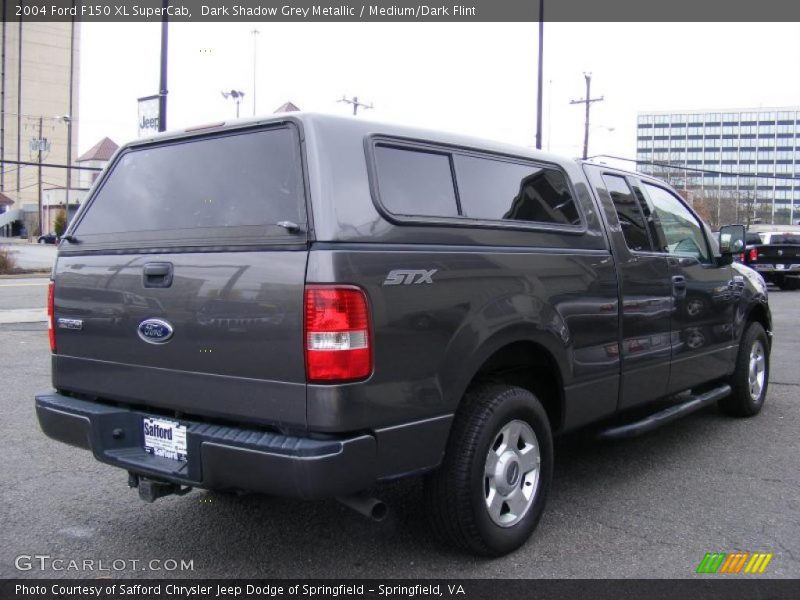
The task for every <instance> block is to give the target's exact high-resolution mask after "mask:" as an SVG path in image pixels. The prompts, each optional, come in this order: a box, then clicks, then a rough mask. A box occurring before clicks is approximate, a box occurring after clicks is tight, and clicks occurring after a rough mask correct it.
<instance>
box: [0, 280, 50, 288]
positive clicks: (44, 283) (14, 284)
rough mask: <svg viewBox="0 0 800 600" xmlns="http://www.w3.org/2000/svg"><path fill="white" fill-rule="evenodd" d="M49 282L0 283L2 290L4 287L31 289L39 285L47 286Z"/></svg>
mask: <svg viewBox="0 0 800 600" xmlns="http://www.w3.org/2000/svg"><path fill="white" fill-rule="evenodd" d="M48 283H49V282H48V281H43V282H41V283H0V288H4V287H30V286H37V285H47V284H48Z"/></svg>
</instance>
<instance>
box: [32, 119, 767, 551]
mask: <svg viewBox="0 0 800 600" xmlns="http://www.w3.org/2000/svg"><path fill="white" fill-rule="evenodd" d="M743 240H744V228H743V227H741V226H738V225H731V226H726V227H723V228H722V230H721V232H720V236H719V239H718V238H717V236H716V235H714V234H713V233H712V232H711V231H710V230H709V228H708V227H707V226H706V225H705V224H704V223H703V222H702V221H701V220H700V219H699V218H698V217H697V215H696V214H695V213H694V212H693V211H692V209H691V207H690V206H688V205H687V204H686V203H685V202H684V200H683V199H682V198H681V197H680V196H679V195H677V194H676V193H675V191H674V190H672V189H671V188H670V187H669V186H667V185H665V184H664V183H662V182H660V181H658V180H655V179H651V178H649V177H646V176H644V175H640V174H636V173H630V172H624V171H620V170H618V169H615V168H611V167H606V166H603V165H596V164H590V163H585V162H580V161H576V160H571V159H563V158H559V157H555V156H552V155H550V154H545V153H542V152H538V151H534V150H530V149H526V148H519V147H514V146H507V145H503V144H499V143H494V142H485V141H481V140H475V139H471V138H465V137H459V136H456V135H450V134H444V133H433V132H428V131H421V130H416V129H411V128H403V127H398V126H394V125H381V124H377V123H373V122H369V121H364V120H358V119H352V118H339V117H333V116H324V115H314V114H304V113H292V114H284V115H273V116H271V117H269V118H266V119H254V120H244V121H236V122H234V123H228V124H225V123H218V124H213V125H209V126H206V127H197V128H192V129H190V130H186V131H184V132H176V133H169V134H165V135H161V136H158V137H154V138H152V139H147V140H142V141H137V142H133V143H130V144H128V145H126V146H125V147H123V148H121V149H120V150H119V152H118V153H117V154H116V156H115V157H114V158H113V160H112V161H111V163H110V164H109V166H108V168H107V169H106V170H105V171H104V172H103V173H102V175H101V176H100V177H99V178H98V180H97V182H96V183H95V185H94V187H93V189H92V190H91V192H90V194H89V197H88V198H87V200H86V201H85V203H84V204H83V206H82V207H81V210H80V212H79V214H78V215H77V216H76V217H75V218H74V220H73V221H72V222H71V224H70V226H69V229H68V231H67V234H66V235H65V236H64V237H63V240H62V241H61V244H60V246H59V251H58V258H57V261H56V264H55V266H54V269H53V275H52V283H51V285H50V290H49V302H48V305H49V309H48V311H49V327H50V329H49V333H50V344H51V350H52V373H53V378H52V385H53V388H54V389H53V390H49V391H46V392H42V393H40V394H39V395H37V396H36V400H35V402H36V412H37V415H38V419H39V423H40V425H41V428H42V430H43V431H44V432H45V433H46V434H47V435H48V436H50V437H52V438H54V439H56V440H60V441H62V442H66V443H68V444H72V445H74V446H78V447H81V448H86V449H88V450H91V452H92V453H93V454H94V457H95V458H96V459H97V460H99V461H102V462H104V463H107V464H109V465H113V466H116V467H119V468H120V469H123V470H124V471H127V478H128V485H130V486H131V487H133V488H138V493H139V495H140V496H141V497H142V498H143V499H145V500H148V501H153V500H155V499H156V498H158V497H160V496H164V495H167V494H183V493H185V492H187V491H188V490H190V489H191V488H194V487H197V488H206V489H214V490H220V491H240V490H243V491H254V492H260V493H265V494H277V495H282V496H292V497H297V498H305V499H315V498H337V499H339V500H341V501H342V502H344V503H346V504H349V505H350V506H352V507H354V508H355V509H357V510H359V511H361V512H363V513H366V514H370V515H372V516H373V517H374V518H380V517H381V516H383V514H384V513H385V506H384V505H383V504H382V503H381V502H380V501H379V500H378V499H377V498H375V497H374V494H375V493H376V492H374V491H373V490H374V489H375V488H376V487H377V486H376V484H379V483H381V482H386V481H391V480H395V479H398V478H401V477H410V476H424V477H425V491H424V501H425V503H426V505H427V507H426V509H427V512H428V514H429V515H430V518H431V521H432V524H433V530H434V531H435V532H436V533H437V534H438V535H440V536H441V537H442V538H443V539H445V540H447V541H449V542H450V543H452V544H454V545H456V546H457V547H459V548H461V549H463V550H465V551H468V552H472V553H476V554H479V555H486V556H496V555H500V554H503V553H507V552H510V551H512V550H514V549H515V548H517V547H518V546H520V545H521V544H523V543H524V542H525V540H526V539H527V538H528V537H529V536H530V534H531V532H532V531H533V529H534V528H535V527H536V524H537V522H538V521H539V519H540V517H541V515H542V511H543V508H544V505H545V501H546V498H547V495H548V491H549V488H550V482H551V478H552V475H553V436H554V435H557V434H561V433H563V432H567V431H570V430H575V429H578V428H583V427H588V426H590V425H591V426H592V427H593V430H594V432H595V433H597V435H599V436H600V437H604V438H619V437H626V436H631V435H636V434H640V433H643V432H646V431H648V430H650V429H652V428H654V427H657V426H659V425H662V424H664V423H666V422H669V421H671V420H673V419H675V418H677V417H680V416H682V415H684V414H687V413H690V412H692V411H694V410H697V409H699V408H701V407H704V406H706V405H708V404H711V403H718V405H719V408H720V410H721V412H723V413H726V414H728V415H734V416H738V417H748V416H752V415H755V414H756V413H758V412H759V410H760V409H761V407H762V404H763V402H764V398H765V396H766V393H767V384H768V377H769V354H770V345H771V317H770V310H769V306H768V303H767V291H766V287H765V284H764V281H763V280H762V278H761V277H760V276H759V275H758V274H757V273H756V272H755V271H753V270H751V269H749V268H748V267H746V266H743V265H740V264H736V263H733V261H732V257H733V255H734V254H738V253H739V252H741V250H742V249H743V248H744V243H743ZM698 443H700V442H699V441H698ZM76 468H78V467H77V466H76Z"/></svg>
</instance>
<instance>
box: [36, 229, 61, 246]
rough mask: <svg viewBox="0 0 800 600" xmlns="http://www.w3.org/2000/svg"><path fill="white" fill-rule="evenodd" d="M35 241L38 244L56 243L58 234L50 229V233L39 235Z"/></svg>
mask: <svg viewBox="0 0 800 600" xmlns="http://www.w3.org/2000/svg"><path fill="white" fill-rule="evenodd" d="M36 242H37V243H39V244H57V243H58V236H57V235H56V234H55V233H54V232H52V231H51V232H50V233H46V234H44V235H40V236H39V238H38V239H37V240H36Z"/></svg>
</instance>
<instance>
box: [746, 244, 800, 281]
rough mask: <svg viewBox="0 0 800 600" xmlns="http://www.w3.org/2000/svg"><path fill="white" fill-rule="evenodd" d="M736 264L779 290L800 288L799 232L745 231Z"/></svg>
mask: <svg viewBox="0 0 800 600" xmlns="http://www.w3.org/2000/svg"><path fill="white" fill-rule="evenodd" d="M745 244H746V246H745V249H744V252H742V253H741V254H739V262H741V263H742V264H745V265H747V266H748V267H752V268H753V269H755V270H756V271H758V272H759V273H760V274H761V276H762V277H763V278H764V280H765V281H768V282H770V283H774V284H775V285H777V286H778V287H779V288H781V289H782V290H797V289H800V233H795V232H788V231H769V232H761V233H756V232H753V231H751V232H748V233H747V235H746V238H745Z"/></svg>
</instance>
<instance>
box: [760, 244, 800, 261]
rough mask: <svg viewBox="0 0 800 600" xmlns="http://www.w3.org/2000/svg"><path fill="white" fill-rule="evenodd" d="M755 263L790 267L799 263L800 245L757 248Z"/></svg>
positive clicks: (774, 245) (776, 245) (771, 245)
mask: <svg viewBox="0 0 800 600" xmlns="http://www.w3.org/2000/svg"><path fill="white" fill-rule="evenodd" d="M757 248H758V260H757V261H756V262H757V263H770V264H781V265H790V264H798V263H800V245H796V244H768V245H762V246H757Z"/></svg>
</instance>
